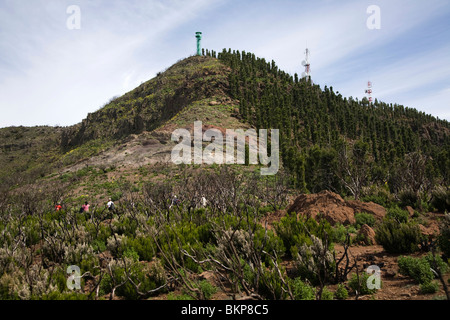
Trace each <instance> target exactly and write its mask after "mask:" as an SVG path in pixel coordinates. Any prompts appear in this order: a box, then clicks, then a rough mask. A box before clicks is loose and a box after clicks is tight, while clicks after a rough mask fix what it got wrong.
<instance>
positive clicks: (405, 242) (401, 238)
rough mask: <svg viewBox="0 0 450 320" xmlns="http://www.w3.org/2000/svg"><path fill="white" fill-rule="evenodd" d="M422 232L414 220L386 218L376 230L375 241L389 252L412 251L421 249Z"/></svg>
mask: <svg viewBox="0 0 450 320" xmlns="http://www.w3.org/2000/svg"><path fill="white" fill-rule="evenodd" d="M421 240H422V234H421V232H420V229H419V226H418V225H417V224H414V223H412V222H408V223H399V222H397V221H395V220H393V219H389V218H388V219H385V220H384V221H383V222H382V223H381V225H380V226H379V227H378V229H377V230H376V232H375V241H376V242H377V243H379V244H380V245H382V246H383V248H384V249H385V250H386V251H387V252H389V253H412V252H415V251H417V250H418V249H419V246H418V245H419V243H420V242H421Z"/></svg>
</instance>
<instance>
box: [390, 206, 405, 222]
mask: <svg viewBox="0 0 450 320" xmlns="http://www.w3.org/2000/svg"><path fill="white" fill-rule="evenodd" d="M386 217H387V218H391V219H393V220H396V221H398V222H401V223H406V222H408V220H409V213H408V211H406V210H402V209H400V208H399V207H392V208H389V209H388V210H387V213H386Z"/></svg>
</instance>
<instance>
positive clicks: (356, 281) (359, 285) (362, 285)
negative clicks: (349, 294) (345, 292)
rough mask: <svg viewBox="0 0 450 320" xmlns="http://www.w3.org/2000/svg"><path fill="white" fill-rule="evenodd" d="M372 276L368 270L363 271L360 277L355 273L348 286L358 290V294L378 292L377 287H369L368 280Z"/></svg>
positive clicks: (355, 290)
mask: <svg viewBox="0 0 450 320" xmlns="http://www.w3.org/2000/svg"><path fill="white" fill-rule="evenodd" d="M370 276H371V275H369V274H368V273H366V272H363V273H361V274H360V275H359V277H358V275H357V274H356V273H353V275H352V277H351V279H350V280H349V282H348V286H349V287H350V289H352V290H353V291H354V292H358V294H360V295H365V294H373V293H375V292H377V289H376V288H374V289H369V288H368V287H367V280H368V279H369V277H370Z"/></svg>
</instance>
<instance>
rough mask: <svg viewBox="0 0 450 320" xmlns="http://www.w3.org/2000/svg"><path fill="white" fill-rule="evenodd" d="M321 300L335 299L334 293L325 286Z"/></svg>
mask: <svg viewBox="0 0 450 320" xmlns="http://www.w3.org/2000/svg"><path fill="white" fill-rule="evenodd" d="M320 299H321V300H334V293H333V292H332V291H330V290H328V288H327V287H323V289H322V296H321V297H320Z"/></svg>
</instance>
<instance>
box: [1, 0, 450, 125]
mask: <svg viewBox="0 0 450 320" xmlns="http://www.w3.org/2000/svg"><path fill="white" fill-rule="evenodd" d="M76 2H77V4H78V5H79V6H80V8H81V14H82V16H81V18H82V19H81V30H72V31H71V30H68V29H67V28H66V19H67V18H68V14H67V13H66V8H67V7H68V6H69V5H71V4H73V3H72V1H69V0H23V1H20V3H19V2H18V1H12V0H5V1H2V3H0V111H1V113H2V117H0V127H2V126H9V125H36V124H49V125H55V124H61V125H71V124H74V123H77V122H79V121H81V119H83V118H84V117H85V116H86V115H87V113H89V112H93V111H95V110H96V109H97V108H98V107H100V106H101V105H102V104H103V103H105V102H106V101H107V100H108V99H109V98H111V97H112V96H114V95H119V94H123V93H125V92H126V91H129V90H131V89H133V88H134V87H136V86H137V85H139V84H140V83H141V82H143V81H146V80H148V79H150V78H152V77H153V76H154V75H155V74H156V73H157V72H158V71H161V70H163V69H165V68H167V67H169V66H170V65H171V64H173V63H174V62H176V61H177V60H179V59H181V58H184V57H186V56H189V55H191V54H193V53H194V52H195V39H194V32H195V31H203V33H204V41H203V43H204V46H205V47H208V48H210V49H215V50H221V49H222V48H233V49H239V50H246V51H251V52H254V53H255V54H256V55H257V56H261V57H264V58H266V59H274V60H275V61H276V62H277V64H278V65H279V66H280V68H281V69H283V70H285V71H287V72H289V73H291V74H293V73H299V74H300V73H301V72H302V71H303V69H302V66H301V61H302V60H303V52H304V49H305V47H306V45H307V46H308V47H309V48H310V50H311V52H312V57H311V60H312V71H313V79H314V81H315V83H317V84H320V85H321V86H324V85H328V86H333V88H335V90H337V91H340V92H341V93H342V94H343V95H344V96H353V97H359V98H362V96H363V94H364V89H365V88H364V86H365V83H366V82H367V81H368V80H369V79H370V80H372V81H373V82H374V85H375V87H374V90H375V94H374V96H375V97H377V98H378V99H380V100H383V101H384V102H388V103H390V102H392V103H400V104H406V105H408V106H410V107H416V108H419V109H420V110H423V111H426V112H430V113H432V114H434V115H437V116H439V117H440V118H446V119H449V120H450V117H449V115H448V111H447V110H449V108H448V104H447V105H446V103H447V101H448V90H447V89H448V88H447V87H446V83H449V78H450V73H449V65H448V56H450V51H449V46H448V45H446V44H447V43H449V41H450V32H449V24H448V22H447V21H448V19H450V8H449V5H448V3H447V0H430V1H428V2H426V3H425V2H411V1H406V0H397V1H395V2H394V1H387V0H377V1H372V0H363V1H361V0H347V1H331V0H322V1H294V0H281V1H268V0H248V1H237V0H215V1H211V0H191V1H184V0H171V1H162V0H161V1H157V0H152V1H143V0H131V1H126V2H125V1H119V0H111V1H106V0H99V1H88V0H79V1H76ZM24 3H25V4H26V5H24ZM372 4H376V5H378V6H379V7H380V8H381V29H380V30H369V29H368V28H367V27H366V20H367V18H368V14H367V13H366V9H367V7H368V6H369V5H372ZM440 99H442V101H441V100H440Z"/></svg>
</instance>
